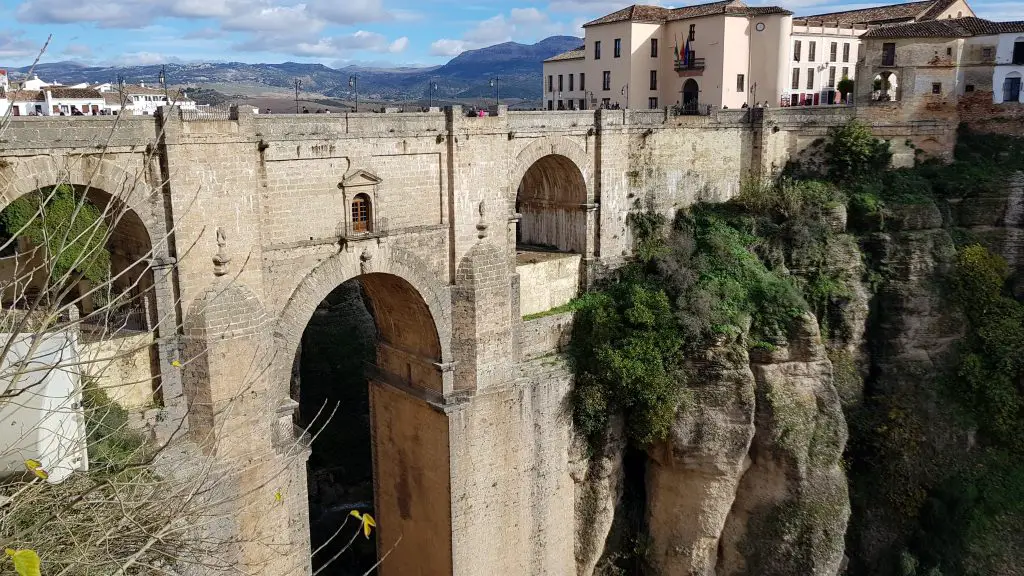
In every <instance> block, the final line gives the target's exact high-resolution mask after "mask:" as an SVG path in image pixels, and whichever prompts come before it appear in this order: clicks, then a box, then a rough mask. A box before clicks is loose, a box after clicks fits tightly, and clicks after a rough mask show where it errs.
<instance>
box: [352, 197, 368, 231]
mask: <svg viewBox="0 0 1024 576" xmlns="http://www.w3.org/2000/svg"><path fill="white" fill-rule="evenodd" d="M370 210H371V207H370V197H369V196H367V195H366V194H356V197H355V198H353V199H352V231H353V232H357V233H362V232H370V231H371V229H370V228H371V226H370Z"/></svg>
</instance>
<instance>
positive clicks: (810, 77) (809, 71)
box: [807, 68, 814, 90]
mask: <svg viewBox="0 0 1024 576" xmlns="http://www.w3.org/2000/svg"><path fill="white" fill-rule="evenodd" d="M807 89H808V90H814V68H808V69H807Z"/></svg>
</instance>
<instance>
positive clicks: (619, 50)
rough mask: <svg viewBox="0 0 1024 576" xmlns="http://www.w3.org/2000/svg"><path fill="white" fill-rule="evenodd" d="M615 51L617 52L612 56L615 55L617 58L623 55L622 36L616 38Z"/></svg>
mask: <svg viewBox="0 0 1024 576" xmlns="http://www.w3.org/2000/svg"><path fill="white" fill-rule="evenodd" d="M614 52H615V53H614V54H612V56H614V57H615V58H619V57H620V56H622V38H616V39H615V49H614Z"/></svg>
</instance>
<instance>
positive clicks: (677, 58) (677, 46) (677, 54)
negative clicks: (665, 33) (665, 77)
mask: <svg viewBox="0 0 1024 576" xmlns="http://www.w3.org/2000/svg"><path fill="white" fill-rule="evenodd" d="M672 40H674V41H675V43H676V47H675V53H676V62H679V38H677V37H673V38H672Z"/></svg>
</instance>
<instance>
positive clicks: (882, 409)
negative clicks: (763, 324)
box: [577, 173, 1024, 576]
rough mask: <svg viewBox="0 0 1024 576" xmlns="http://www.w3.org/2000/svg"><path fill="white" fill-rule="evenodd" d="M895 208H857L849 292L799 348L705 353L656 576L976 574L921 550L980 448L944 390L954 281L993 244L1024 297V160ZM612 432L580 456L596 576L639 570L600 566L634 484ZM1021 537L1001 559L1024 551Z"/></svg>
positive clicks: (840, 244) (581, 556) (844, 251)
mask: <svg viewBox="0 0 1024 576" xmlns="http://www.w3.org/2000/svg"><path fill="white" fill-rule="evenodd" d="M881 218H882V219H884V222H883V221H881V220H880V221H877V222H874V223H873V224H872V223H869V224H868V225H867V226H866V227H865V226H863V224H864V223H863V222H861V223H859V224H857V225H858V229H859V233H858V234H857V235H854V234H852V233H849V232H847V231H846V230H845V229H844V228H845V218H840V219H839V221H840V223H838V224H837V225H836V229H835V230H834V232H835V233H834V234H833V235H831V236H830V239H829V243H828V246H827V248H826V251H827V254H828V257H827V259H826V263H825V266H826V267H827V269H828V273H829V275H830V276H831V277H834V278H839V279H840V280H841V282H842V283H843V285H844V286H843V290H841V291H840V292H841V293H842V296H841V297H833V298H832V299H831V301H830V303H829V306H828V310H827V311H825V312H824V314H823V317H822V318H814V317H813V316H810V315H808V316H807V317H806V318H805V319H804V321H802V322H800V323H799V326H798V327H797V328H796V329H794V330H792V331H791V333H790V336H789V341H788V343H787V344H786V345H785V346H779V347H777V348H775V349H774V350H771V351H767V350H764V349H757V348H755V349H754V350H752V351H750V352H749V353H748V352H747V351H746V350H744V348H743V346H740V345H737V344H736V343H733V342H722V343H719V344H718V345H716V346H714V347H712V348H710V349H708V350H707V351H706V352H704V353H703V354H702V355H701V356H700V357H699V358H691V359H689V363H690V366H691V372H692V374H694V375H695V376H694V377H692V378H691V379H690V381H689V382H688V383H687V384H686V387H687V390H688V394H687V395H686V398H687V400H686V401H684V402H683V404H682V406H681V407H680V409H679V411H678V412H677V414H676V418H675V421H674V423H673V425H672V427H671V431H670V433H669V436H668V438H667V439H666V440H665V441H663V442H661V443H658V444H656V445H654V446H652V447H650V448H649V449H648V451H647V461H646V472H645V484H646V509H645V519H646V524H645V527H644V530H645V537H646V540H645V548H644V549H643V550H642V551H640V552H638V553H642V554H643V555H644V556H645V558H646V563H647V566H648V570H647V572H646V573H651V574H662V575H685V576H691V575H694V576H696V575H700V576H741V575H758V576H762V575H768V576H770V575H780V576H781V575H786V576H794V575H801V576H802V575H822V576H826V575H827V576H832V575H834V574H843V573H846V574H854V575H860V574H865V575H867V574H870V575H883V574H896V573H901V574H907V575H916V576H923V575H924V574H929V575H931V574H951V573H952V574H959V573H961V572H959V571H953V572H946V571H942V572H935V571H934V570H933V571H932V572H928V571H926V570H925V569H924V568H921V569H920V570H921V571H917V570H918V568H917V566H918V559H917V558H915V557H914V556H913V555H912V554H910V553H909V552H908V550H909V549H916V548H915V546H917V548H920V545H919V543H918V544H915V543H914V538H915V534H920V533H921V532H920V524H919V523H921V522H927V520H925V519H927V518H929V517H930V516H929V514H930V513H931V511H930V509H929V507H934V506H935V503H934V494H933V492H934V491H935V490H937V489H938V488H939V486H940V484H941V482H942V480H943V479H944V478H949V477H950V476H951V475H952V474H953V473H955V472H957V471H959V470H962V469H963V463H964V462H967V461H970V458H971V456H972V455H974V454H975V451H976V450H977V448H976V437H975V436H976V431H975V430H973V429H971V428H970V427H969V426H967V425H965V424H964V423H963V421H962V420H960V419H959V417H958V415H957V414H956V411H955V409H954V408H952V407H951V406H950V402H949V399H948V397H946V396H944V394H945V393H946V392H944V389H943V386H944V384H943V378H947V377H948V376H947V375H948V374H949V373H950V368H951V366H952V364H953V363H954V362H955V361H956V358H957V345H958V343H959V342H961V341H962V339H963V338H964V337H965V330H966V322H967V321H966V319H965V317H964V315H963V313H962V312H961V311H960V310H959V309H958V307H957V306H955V305H952V304H951V302H950V299H949V295H948V293H947V290H948V288H947V286H948V280H949V277H950V275H951V274H952V269H953V266H954V263H955V261H956V257H957V246H958V245H964V244H969V243H974V242H980V243H981V244H983V245H985V246H986V247H988V248H989V249H990V250H991V251H992V252H994V253H996V254H1000V255H1002V256H1003V257H1004V258H1005V259H1006V260H1007V262H1008V263H1009V264H1010V267H1011V269H1013V270H1014V271H1015V274H1014V276H1013V278H1012V280H1013V282H1014V292H1015V293H1016V295H1017V296H1018V298H1020V296H1021V294H1022V293H1024V174H1020V173H1018V174H1016V175H1015V176H1014V177H1013V178H1011V179H1010V180H1009V181H1008V182H1007V185H1006V187H1005V188H1004V190H1003V191H1001V192H1000V193H998V194H996V193H988V194H984V195H978V196H975V197H971V198H967V199H951V200H935V199H921V200H917V201H912V202H906V203H902V204H900V203H892V204H890V205H889V206H887V209H886V211H885V213H884V217H881ZM851 227H852V226H851ZM826 316H827V317H826ZM819 326H823V327H825V328H827V330H825V329H821V330H819ZM847 422H849V433H848V429H847ZM848 435H849V439H850V445H849V447H847V440H848ZM612 436H613V437H615V438H617V439H616V441H614V442H610V443H608V444H607V445H606V446H607V450H606V451H605V452H602V453H600V454H597V455H596V457H595V458H592V459H590V460H587V459H586V458H582V457H581V458H580V460H579V463H578V467H579V469H580V470H586V471H587V472H586V473H585V474H580V475H578V476H577V482H578V483H577V488H578V490H577V494H578V496H577V505H578V510H579V508H580V507H581V503H582V502H586V503H587V504H586V505H585V506H583V508H584V509H586V510H590V511H595V510H597V511H600V512H599V513H597V514H596V515H595V514H589V515H588V516H586V517H585V520H584V521H580V515H579V514H578V515H577V560H578V561H579V562H580V571H579V574H580V575H586V576H589V575H590V574H603V573H607V574H618V573H623V572H615V571H608V572H602V570H601V568H600V567H601V566H602V565H603V563H601V562H599V557H600V556H602V555H604V556H605V557H607V555H608V554H609V550H606V549H604V548H605V546H604V543H605V538H606V537H607V535H608V532H609V527H611V526H612V524H613V521H614V511H615V509H616V506H615V501H616V498H617V497H618V495H619V494H621V491H620V487H621V485H622V483H623V482H628V479H624V474H623V472H622V466H621V462H622V460H621V454H622V451H623V450H624V449H625V448H624V447H625V442H624V441H622V438H621V434H620V435H618V436H617V437H616V436H615V435H614V434H613V435H612ZM844 451H845V459H846V460H845V462H844V460H843V458H844ZM587 464H589V466H588V465H587ZM848 475H849V491H848V489H847V484H848ZM851 500H852V502H853V506H852V510H851ZM595 503H597V504H596V505H595ZM1011 540H1012V538H1009V539H1006V540H1005V542H1006V544H1005V546H1004V548H1005V550H1003V551H1002V552H1001V556H1000V557H999V558H998V560H997V562H996V564H995V565H1001V566H1003V567H1007V566H1019V565H1022V564H1024V558H1019V557H1018V556H1019V551H1018V552H1013V550H1014V548H1013V546H1012V545H1011V544H1010V541H1011ZM581 552H585V553H581ZM915 553H917V552H915ZM1014 554H1016V555H1017V556H1015V555H1014ZM925 564H926V563H925V562H924V561H923V560H922V561H921V566H924V565H925ZM595 566H598V568H597V570H596V571H595V568H594V567H595ZM894 566H895V567H897V568H895V570H896V571H895V572H894V571H893V570H894V568H893V567H894ZM900 566H902V568H900ZM899 570H904V571H903V572H899ZM908 570H909V571H908ZM967 573H971V572H967ZM974 573H991V574H1015V573H1016V572H1014V571H1013V570H1009V571H1007V570H1002V571H998V572H991V571H989V572H986V571H984V570H983V571H981V572H974Z"/></svg>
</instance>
